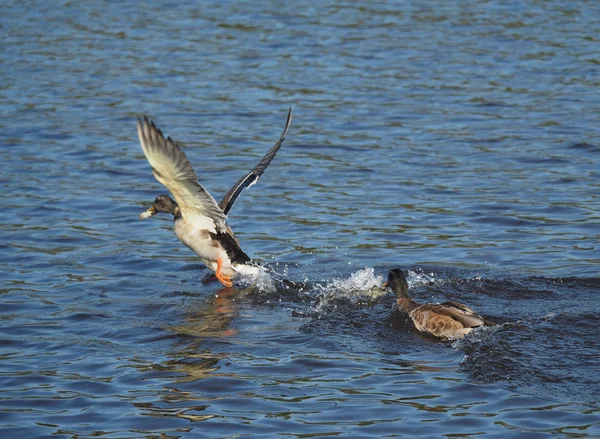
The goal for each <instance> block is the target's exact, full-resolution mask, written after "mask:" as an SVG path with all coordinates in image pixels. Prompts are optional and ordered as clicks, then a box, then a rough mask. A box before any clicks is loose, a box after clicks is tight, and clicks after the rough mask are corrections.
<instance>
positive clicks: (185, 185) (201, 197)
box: [137, 108, 292, 287]
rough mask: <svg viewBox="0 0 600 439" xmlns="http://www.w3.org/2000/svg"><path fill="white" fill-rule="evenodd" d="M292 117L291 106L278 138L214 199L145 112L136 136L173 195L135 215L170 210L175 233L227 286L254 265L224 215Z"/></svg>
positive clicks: (262, 165)
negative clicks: (220, 198) (222, 194)
mask: <svg viewBox="0 0 600 439" xmlns="http://www.w3.org/2000/svg"><path fill="white" fill-rule="evenodd" d="M291 120H292V109H291V108H290V110H289V112H288V116H287V121H286V124H285V128H284V130H283V133H282V134H281V136H280V137H279V140H278V141H277V142H276V143H275V145H274V146H273V147H272V148H271V149H270V150H269V152H267V154H266V155H265V156H264V157H263V159H262V160H261V161H260V162H259V163H258V165H256V166H255V167H254V169H252V170H251V171H250V172H249V173H247V174H246V175H245V176H244V177H242V178H241V179H240V180H239V181H238V182H237V183H236V184H235V185H234V186H233V187H232V188H231V189H230V190H229V192H227V194H226V195H225V197H223V200H222V201H221V203H219V204H217V202H216V201H215V199H214V198H213V197H212V195H210V193H208V191H207V190H206V189H204V187H202V185H201V184H200V183H199V182H198V177H197V176H196V173H195V172H194V169H193V168H192V165H191V164H190V162H189V160H188V159H187V157H186V156H185V154H184V152H183V151H182V150H181V149H180V148H179V147H178V146H177V145H176V144H175V142H173V140H171V138H170V137H167V138H166V139H165V137H164V136H163V133H162V132H161V130H160V129H159V128H157V127H156V125H154V122H151V121H149V120H148V119H147V118H146V117H144V119H143V120H141V119H138V124H137V131H138V137H139V139H140V144H141V146H142V150H143V151H144V155H145V156H146V159H148V162H149V163H150V166H152V174H153V175H154V177H155V178H156V179H157V180H158V181H159V182H160V183H161V184H162V185H163V186H165V187H166V188H167V189H168V190H169V192H171V194H172V195H173V198H175V200H173V199H172V198H171V197H169V196H168V195H160V196H158V197H157V198H156V199H155V200H154V203H153V205H152V207H150V208H149V209H148V210H146V211H145V212H143V213H142V214H140V219H144V218H149V217H151V216H153V215H155V214H157V213H159V212H164V213H170V214H171V215H173V218H174V224H173V228H174V230H175V235H176V236H177V238H178V239H179V240H180V241H181V242H182V243H183V244H185V245H186V246H187V247H189V248H190V249H191V250H192V251H194V252H195V253H196V254H197V255H198V256H199V257H200V259H201V260H202V261H203V262H204V263H205V264H206V266H207V267H208V268H209V269H210V270H212V271H213V272H214V273H215V276H216V278H217V279H218V280H219V281H220V282H221V283H222V284H223V285H224V286H226V287H231V286H232V282H231V280H232V278H233V277H234V276H235V274H236V273H237V272H253V271H255V267H252V266H250V265H248V262H250V257H249V256H248V255H247V254H246V253H244V251H243V250H242V249H241V248H240V244H239V242H238V240H237V238H236V237H235V235H234V234H233V231H232V230H231V228H230V227H229V225H228V224H227V214H228V213H229V211H230V210H231V208H232V207H233V204H234V203H235V201H236V200H237V198H238V197H239V196H240V194H241V193H242V191H243V190H244V189H246V188H248V187H250V186H252V185H254V184H256V182H257V181H258V180H259V179H260V176H261V175H262V174H263V173H264V171H265V169H266V168H267V166H269V164H270V163H271V160H273V157H275V154H277V151H278V150H279V148H280V147H281V145H282V143H283V140H284V139H285V135H286V133H287V130H288V128H289V126H290V123H291ZM253 268H254V270H253Z"/></svg>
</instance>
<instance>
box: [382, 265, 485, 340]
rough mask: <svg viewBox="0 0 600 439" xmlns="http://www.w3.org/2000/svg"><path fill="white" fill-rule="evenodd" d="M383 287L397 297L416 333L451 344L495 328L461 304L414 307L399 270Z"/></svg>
mask: <svg viewBox="0 0 600 439" xmlns="http://www.w3.org/2000/svg"><path fill="white" fill-rule="evenodd" d="M384 287H390V288H391V289H392V291H393V292H394V293H395V294H396V302H397V303H398V306H400V307H401V308H402V309H404V311H406V312H407V313H408V316H409V317H410V318H411V320H412V321H413V323H414V325H415V327H416V328H417V330H418V331H421V332H425V333H428V334H431V335H434V336H436V337H440V338H445V339H447V340H454V339H457V338H460V337H462V336H464V335H465V334H468V333H469V332H471V331H472V330H473V329H474V328H478V327H480V326H493V325H494V323H492V322H489V321H486V320H484V318H483V317H481V316H480V315H479V314H477V313H475V311H473V310H472V309H471V308H469V307H468V306H465V305H463V304H462V303H458V302H444V303H427V304H424V305H421V304H419V303H416V302H415V301H414V300H412V299H411V298H410V297H409V295H408V283H407V282H406V278H405V277H404V274H403V273H402V270H400V269H399V268H395V269H393V270H390V272H389V275H388V281H387V283H385V284H384Z"/></svg>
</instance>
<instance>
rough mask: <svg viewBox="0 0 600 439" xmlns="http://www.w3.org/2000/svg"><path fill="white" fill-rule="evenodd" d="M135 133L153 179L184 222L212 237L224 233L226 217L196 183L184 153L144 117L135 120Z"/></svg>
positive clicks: (195, 177) (194, 175)
mask: <svg viewBox="0 0 600 439" xmlns="http://www.w3.org/2000/svg"><path fill="white" fill-rule="evenodd" d="M137 131H138V137H139V138H140V144H141V146H142V151H144V154H145V156H146V158H147V159H148V162H149V163H150V166H152V173H153V174H154V177H155V178H156V179H157V180H158V181H159V182H160V183H161V184H163V185H164V186H165V187H166V188H167V189H168V190H169V192H171V194H172V195H173V198H175V201H176V202H177V205H178V206H179V210H180V211H181V215H182V216H183V217H184V218H185V219H186V221H188V222H190V223H192V224H197V225H199V226H200V227H202V228H205V229H207V230H209V231H211V232H213V233H221V232H225V231H226V224H225V222H226V220H227V216H226V214H225V213H223V211H222V210H221V208H220V207H219V206H218V205H217V202H216V201H215V199H214V198H213V197H212V196H211V195H210V194H209V193H208V191H206V189H204V188H203V187H202V185H201V184H200V183H198V177H197V176H196V173H195V172H194V169H193V168H192V165H191V164H190V162H189V160H188V159H187V157H186V156H185V154H184V153H183V151H182V150H181V149H179V147H178V146H177V145H176V144H175V143H174V142H173V141H172V140H171V138H170V137H167V138H166V139H165V137H164V136H163V133H162V132H161V130H160V129H158V128H157V127H156V125H154V122H151V121H149V120H148V118H146V117H144V119H143V120H140V119H138V124H137Z"/></svg>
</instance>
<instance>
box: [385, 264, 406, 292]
mask: <svg viewBox="0 0 600 439" xmlns="http://www.w3.org/2000/svg"><path fill="white" fill-rule="evenodd" d="M383 286H384V287H389V288H391V289H392V291H393V292H394V294H395V295H396V297H397V298H398V299H408V298H409V296H408V282H406V278H405V277H404V273H402V270H400V269H399V268H394V269H393V270H390V272H389V274H388V280H387V282H386V283H385V284H383Z"/></svg>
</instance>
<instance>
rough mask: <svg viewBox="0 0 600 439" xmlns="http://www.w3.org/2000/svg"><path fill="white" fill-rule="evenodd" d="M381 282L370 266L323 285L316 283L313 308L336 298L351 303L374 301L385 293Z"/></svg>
mask: <svg viewBox="0 0 600 439" xmlns="http://www.w3.org/2000/svg"><path fill="white" fill-rule="evenodd" d="M382 284H383V277H382V276H376V275H375V270H374V269H373V268H371V267H366V268H365V269H363V270H358V271H356V272H354V273H352V274H351V275H350V277H349V278H347V279H333V280H332V281H331V282H330V283H328V284H327V285H325V286H323V285H320V284H316V285H315V288H316V289H317V291H319V302H318V303H317V305H316V306H315V307H314V310H315V311H317V312H319V311H321V310H322V309H323V307H325V306H327V305H329V304H331V303H332V302H333V301H334V300H336V299H345V300H348V301H350V302H351V303H358V302H361V301H367V302H371V301H374V300H376V299H377V298H379V297H381V296H383V295H385V294H387V291H386V290H385V289H384V288H382V287H381V285H382Z"/></svg>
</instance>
